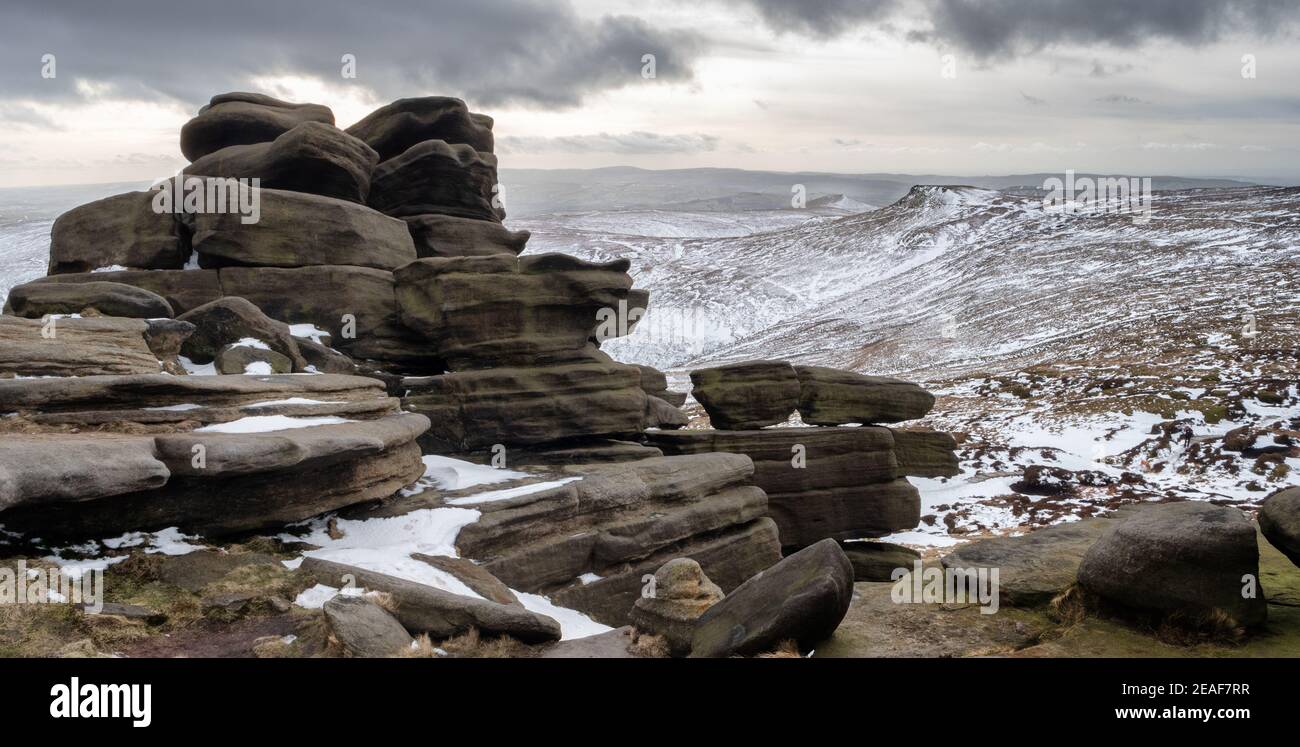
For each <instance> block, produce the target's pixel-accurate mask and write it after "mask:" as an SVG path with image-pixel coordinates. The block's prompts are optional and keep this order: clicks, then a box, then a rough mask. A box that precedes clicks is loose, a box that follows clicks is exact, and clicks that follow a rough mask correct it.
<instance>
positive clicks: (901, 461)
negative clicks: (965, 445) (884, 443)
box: [890, 428, 961, 477]
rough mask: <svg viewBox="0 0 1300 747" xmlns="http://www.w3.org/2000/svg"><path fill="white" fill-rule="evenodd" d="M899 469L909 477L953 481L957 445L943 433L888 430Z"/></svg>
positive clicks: (955, 472)
mask: <svg viewBox="0 0 1300 747" xmlns="http://www.w3.org/2000/svg"><path fill="white" fill-rule="evenodd" d="M890 433H891V434H892V435H893V436H894V458H895V459H897V460H898V469H899V471H900V472H902V473H903V474H905V475H909V476H911V477H952V476H954V475H957V474H959V473H960V472H961V468H960V467H959V466H958V464H957V441H956V440H955V439H953V437H952V435H951V434H948V433H944V432H942V431H929V430H913V429H909V430H900V429H893V428H891V429H890Z"/></svg>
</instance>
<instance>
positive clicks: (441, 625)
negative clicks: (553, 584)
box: [301, 556, 560, 643]
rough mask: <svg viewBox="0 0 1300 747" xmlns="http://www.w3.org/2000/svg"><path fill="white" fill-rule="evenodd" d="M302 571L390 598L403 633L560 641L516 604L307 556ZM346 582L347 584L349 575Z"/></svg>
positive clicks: (550, 624)
mask: <svg viewBox="0 0 1300 747" xmlns="http://www.w3.org/2000/svg"><path fill="white" fill-rule="evenodd" d="M301 570H302V572H304V573H306V574H308V575H310V576H312V577H314V578H315V579H316V580H317V581H319V582H320V583H323V584H327V585H329V586H334V587H338V588H342V587H343V586H344V585H347V584H348V583H350V584H351V585H354V586H357V587H360V588H363V589H367V590H369V591H382V592H385V593H387V594H390V595H392V598H393V601H394V603H395V604H396V607H397V608H396V610H395V611H394V613H393V614H394V616H395V617H396V618H397V620H398V621H399V622H401V624H402V626H403V627H405V628H406V629H407V630H409V631H412V632H416V633H428V634H429V636H430V637H432V638H449V637H451V636H454V635H459V634H461V633H464V632H466V631H468V630H469V629H470V628H477V629H478V630H479V631H480V632H483V633H487V634H490V635H508V636H511V637H513V638H517V639H519V640H521V641H523V642H524V643H545V642H547V641H556V640H559V639H560V624H559V623H557V622H556V621H555V620H552V619H551V618H549V617H546V616H544V615H539V614H537V613H535V612H529V611H528V610H526V609H524V608H523V607H522V606H520V605H515V604H498V603H496V602H491V601H488V600H486V599H479V598H476V597H467V596H462V595H460V594H452V593H449V592H446V591H443V590H442V589H436V588H434V587H432V586H426V585H424V584H419V583H416V582H414V581H407V580H406V579H403V578H397V577H395V576H388V575H385V574H382V573H376V572H374V571H369V570H365V569H363V568H357V567H354V566H350V565H344V564H342V563H335V562H333V561H330V560H323V559H321V558H316V557H311V556H308V557H307V558H306V559H304V560H303V562H302V566H301ZM349 576H350V577H351V580H350V581H349V580H348V577H349Z"/></svg>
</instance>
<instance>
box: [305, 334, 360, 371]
mask: <svg viewBox="0 0 1300 747" xmlns="http://www.w3.org/2000/svg"><path fill="white" fill-rule="evenodd" d="M294 340H296V341H297V343H298V352H299V353H302V357H303V360H305V361H307V367H308V368H309V369H312V368H314V369H315V370H316V371H317V372H319V373H336V374H356V373H358V372H359V369H358V366H357V362H356V361H354V360H352V358H351V357H349V356H347V355H345V354H343V353H340V352H339V351H337V350H335V349H334V348H331V347H328V346H326V345H322V344H320V343H319V342H315V341H313V340H308V339H305V338H302V337H295V338H294Z"/></svg>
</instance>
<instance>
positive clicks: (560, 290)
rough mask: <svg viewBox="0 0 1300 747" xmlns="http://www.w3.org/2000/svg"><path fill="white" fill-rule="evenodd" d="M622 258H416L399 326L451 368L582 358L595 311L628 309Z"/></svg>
mask: <svg viewBox="0 0 1300 747" xmlns="http://www.w3.org/2000/svg"><path fill="white" fill-rule="evenodd" d="M627 270H628V261H627V260H617V261H614V262H609V263H606V264H597V263H594V262H586V261H584V260H580V259H576V258H574V257H570V256H567V255H564V254H538V255H533V256H527V257H519V258H516V257H513V256H510V255H505V254H502V255H496V256H491V257H457V258H450V259H421V260H417V261H415V262H412V263H410V264H408V265H406V266H405V267H402V268H401V269H400V270H398V271H397V272H396V273H394V277H395V279H396V281H397V303H398V306H399V307H400V309H401V314H402V321H403V323H405V324H406V326H408V327H410V328H411V329H413V330H415V331H416V332H418V333H420V334H421V335H423V336H425V337H426V338H428V339H429V340H431V341H433V342H434V344H435V345H436V349H437V351H438V354H439V355H440V356H441V358H442V359H443V360H445V361H446V362H447V364H448V365H449V366H451V367H452V368H453V369H454V370H464V369H472V368H489V367H501V366H534V365H548V364H555V363H571V362H575V361H583V360H589V359H590V358H591V357H592V356H591V352H590V351H591V348H590V346H589V340H591V338H592V337H593V335H595V334H596V328H597V327H598V326H599V325H600V321H601V312H602V310H608V312H609V313H611V314H616V313H617V311H618V309H619V308H620V304H621V305H622V307H623V308H626V307H627V302H628V295H629V291H630V290H631V288H632V278H631V277H630V276H629V275H628V274H627Z"/></svg>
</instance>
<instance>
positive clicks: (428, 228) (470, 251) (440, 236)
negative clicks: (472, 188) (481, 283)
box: [402, 215, 531, 258]
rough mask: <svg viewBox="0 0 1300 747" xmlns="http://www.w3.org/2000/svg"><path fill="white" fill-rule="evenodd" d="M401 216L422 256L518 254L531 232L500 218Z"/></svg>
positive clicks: (416, 249) (416, 248)
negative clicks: (507, 223)
mask: <svg viewBox="0 0 1300 747" xmlns="http://www.w3.org/2000/svg"><path fill="white" fill-rule="evenodd" d="M402 220H405V221H406V225H407V227H408V228H409V229H410V231H411V238H412V239H413V240H414V241H415V251H416V253H417V254H419V255H420V257H421V258H423V257H482V256H487V255H491V254H514V255H518V254H519V253H521V252H523V250H524V245H525V244H527V243H528V238H529V236H530V235H531V234H529V232H528V231H511V230H510V229H508V228H506V227H505V226H503V225H501V224H500V223H498V222H497V221H493V220H475V219H473V218H458V217H456V216H454V215H408V216H405V217H404V218H403V219H402Z"/></svg>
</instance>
